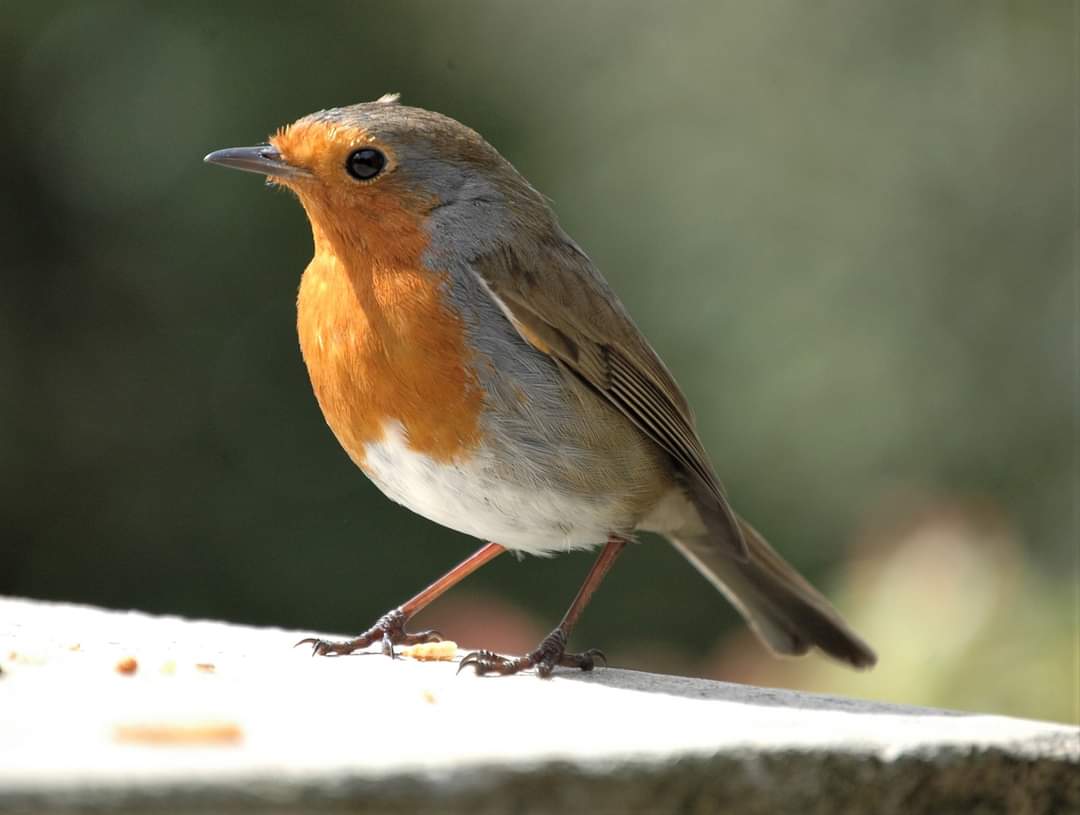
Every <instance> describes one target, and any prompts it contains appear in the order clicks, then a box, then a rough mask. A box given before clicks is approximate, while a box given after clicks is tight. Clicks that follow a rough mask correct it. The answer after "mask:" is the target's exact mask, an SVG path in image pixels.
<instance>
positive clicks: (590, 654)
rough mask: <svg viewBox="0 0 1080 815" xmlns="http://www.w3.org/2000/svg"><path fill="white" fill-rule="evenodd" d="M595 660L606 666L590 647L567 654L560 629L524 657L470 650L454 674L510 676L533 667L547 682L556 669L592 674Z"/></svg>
mask: <svg viewBox="0 0 1080 815" xmlns="http://www.w3.org/2000/svg"><path fill="white" fill-rule="evenodd" d="M597 659H599V660H601V661H602V662H603V663H604V665H605V666H607V657H606V656H605V655H604V652H603V651H601V650H600V649H598V648H590V649H589V650H587V651H582V652H581V653H580V654H568V653H566V635H565V634H563V632H562V631H560V630H559V629H555V631H552V632H551V633H550V634H549V635H548V636H547V637H546V638H545V639H544V641H543V642H542V643H540V647H539V648H537V649H536V650H535V651H532V652H530V653H528V654H525V655H524V656H520V657H513V658H511V657H504V656H502V655H500V654H496V653H495V652H494V651H487V650H483V651H473V652H472V653H469V654H466V655H465V656H464V657H462V660H461V662H460V663H459V664H458V669H457V672H458V673H461V672H462V671H463V670H464V669H465V668H466V667H469V668H472V669H473V670H474V671H475V672H476V674H477V675H479V676H484V675H485V674H499V675H500V676H509V675H510V674H516V673H519V672H520V671H524V670H528V669H529V668H535V669H536V673H537V675H538V676H540V677H541V678H542V679H547V678H549V677H550V676H551V674H552V673H553V672H554V670H555V667H556V666H562V667H564V668H580V669H581V670H583V671H591V670H592V669H593V668H595V667H596V660H597Z"/></svg>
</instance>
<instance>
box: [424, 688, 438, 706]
mask: <svg viewBox="0 0 1080 815" xmlns="http://www.w3.org/2000/svg"><path fill="white" fill-rule="evenodd" d="M420 698H421V699H423V700H424V701H425V702H427V703H428V704H429V705H433V704H435V702H436V701H437V700H436V699H435V694H434V693H432V692H431V691H429V690H426V691H424V692H423V693H421V694H420Z"/></svg>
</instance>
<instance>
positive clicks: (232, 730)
mask: <svg viewBox="0 0 1080 815" xmlns="http://www.w3.org/2000/svg"><path fill="white" fill-rule="evenodd" d="M113 738H114V739H115V740H116V741H118V742H121V743H123V744H142V745H149V746H155V747H158V746H161V747H171V746H202V745H220V746H231V745H234V744H239V743H240V742H241V741H243V739H244V731H243V730H242V729H241V727H240V725H238V724H236V723H235V722H212V721H211V722H192V723H185V724H181V723H177V722H161V723H158V724H124V725H119V726H117V728H116V729H115V731H114V732H113Z"/></svg>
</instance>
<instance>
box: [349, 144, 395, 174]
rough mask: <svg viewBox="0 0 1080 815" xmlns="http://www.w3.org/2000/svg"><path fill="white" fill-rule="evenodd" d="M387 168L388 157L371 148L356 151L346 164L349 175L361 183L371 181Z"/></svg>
mask: <svg viewBox="0 0 1080 815" xmlns="http://www.w3.org/2000/svg"><path fill="white" fill-rule="evenodd" d="M385 166H386V156H384V155H383V154H382V153H380V152H379V151H378V150H373V149H372V148H370V147H364V148H362V149H360V150H354V151H353V152H352V153H350V154H349V158H348V160H347V161H346V162H345V169H346V170H348V171H349V175H351V176H352V177H353V178H355V179H357V180H359V181H370V180H371V179H373V178H374V177H375V176H377V175H378V174H379V173H381V172H382V171H383V167H385Z"/></svg>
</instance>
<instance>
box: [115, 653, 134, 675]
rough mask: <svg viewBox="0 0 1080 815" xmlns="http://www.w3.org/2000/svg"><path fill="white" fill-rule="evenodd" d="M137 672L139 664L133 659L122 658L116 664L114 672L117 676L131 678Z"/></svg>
mask: <svg viewBox="0 0 1080 815" xmlns="http://www.w3.org/2000/svg"><path fill="white" fill-rule="evenodd" d="M137 670H139V663H138V662H136V661H135V657H124V658H123V659H122V660H120V661H119V662H117V663H116V672H117V673H118V674H123V675H124V676H131V675H132V674H133V673H135V671H137Z"/></svg>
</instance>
